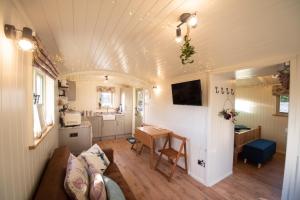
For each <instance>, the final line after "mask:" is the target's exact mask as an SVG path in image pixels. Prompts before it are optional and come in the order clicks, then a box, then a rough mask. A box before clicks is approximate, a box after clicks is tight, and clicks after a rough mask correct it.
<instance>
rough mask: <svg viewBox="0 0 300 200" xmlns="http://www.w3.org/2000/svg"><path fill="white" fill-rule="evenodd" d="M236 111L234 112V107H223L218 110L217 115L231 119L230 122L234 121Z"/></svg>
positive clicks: (236, 114)
mask: <svg viewBox="0 0 300 200" xmlns="http://www.w3.org/2000/svg"><path fill="white" fill-rule="evenodd" d="M238 114H239V113H238V112H235V110H234V109H223V110H222V111H221V112H219V116H222V117H224V119H226V120H231V121H232V123H235V122H236V116H238Z"/></svg>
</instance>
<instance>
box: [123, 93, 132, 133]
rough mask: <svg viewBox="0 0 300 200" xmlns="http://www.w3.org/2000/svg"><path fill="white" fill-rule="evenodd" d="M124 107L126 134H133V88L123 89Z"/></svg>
mask: <svg viewBox="0 0 300 200" xmlns="http://www.w3.org/2000/svg"><path fill="white" fill-rule="evenodd" d="M121 96H122V99H121V100H122V101H121V103H122V107H123V113H124V131H125V134H131V133H132V113H133V89H132V88H122V89H121Z"/></svg>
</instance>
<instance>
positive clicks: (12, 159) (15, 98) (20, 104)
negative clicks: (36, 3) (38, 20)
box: [0, 0, 58, 200]
mask: <svg viewBox="0 0 300 200" xmlns="http://www.w3.org/2000/svg"><path fill="white" fill-rule="evenodd" d="M23 19H24V17H23V16H21V15H20V13H19V11H18V10H17V8H16V7H15V5H14V4H13V3H12V1H10V0H2V1H0V110H1V115H0V123H1V124H0V199H10V200H13V199H17V200H19V199H29V198H30V197H31V196H32V194H33V192H34V189H35V187H36V185H37V183H38V181H39V178H40V175H41V173H42V170H43V168H44V166H45V163H46V161H47V159H48V158H49V156H50V154H51V153H52V151H53V149H54V148H55V147H57V144H58V135H57V128H56V127H55V128H54V129H52V131H51V133H49V134H48V135H47V137H46V138H45V139H44V141H42V143H41V144H40V145H39V146H38V147H37V148H36V149H35V150H29V148H28V146H29V144H30V141H31V139H32V135H33V132H32V55H31V54H32V53H30V52H27V53H25V52H22V51H21V50H19V49H18V47H17V45H16V41H12V40H8V39H6V37H5V35H4V32H3V27H4V24H5V23H9V24H13V25H15V26H16V28H23V26H25V25H28V24H26V23H24V21H23Z"/></svg>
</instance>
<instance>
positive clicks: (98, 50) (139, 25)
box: [18, 0, 300, 81]
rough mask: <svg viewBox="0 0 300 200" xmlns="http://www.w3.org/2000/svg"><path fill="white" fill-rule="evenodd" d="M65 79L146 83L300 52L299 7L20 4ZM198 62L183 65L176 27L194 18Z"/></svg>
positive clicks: (209, 0) (258, 2)
mask: <svg viewBox="0 0 300 200" xmlns="http://www.w3.org/2000/svg"><path fill="white" fill-rule="evenodd" d="M18 1H19V2H20V4H21V5H22V7H23V8H24V10H25V12H26V13H27V15H28V17H29V18H30V19H31V21H32V23H33V25H34V29H35V31H36V33H37V34H38V35H39V37H40V38H41V40H42V41H43V42H44V44H45V46H46V48H47V49H48V51H49V52H50V53H51V54H52V55H55V54H60V55H62V56H63V57H64V60H65V62H64V64H63V66H60V71H61V72H62V73H70V72H80V71H81V72H82V71H90V70H99V71H103V70H104V71H109V72H116V73H123V74H128V75H133V76H135V77H138V78H142V79H144V80H147V81H156V80H158V79H165V78H169V77H173V76H177V75H181V74H183V73H191V72H196V71H200V70H206V69H209V68H216V67H223V66H229V65H233V64H238V63H242V62H245V61H251V60H254V59H261V58H264V57H267V56H277V55H290V54H294V53H296V52H300V37H299V35H300V1H299V0H243V1H240V0H226V1H224V0H198V1H197V0H152V1H150V0H63V1H62V0H18ZM195 11H197V15H198V18H199V25H198V27H197V28H196V29H193V30H192V32H191V38H192V44H193V45H194V46H195V48H196V51H197V53H196V54H195V55H194V58H195V63H194V64H191V65H185V66H182V65H181V62H180V59H179V54H180V46H179V45H178V44H176V43H175V41H174V37H175V28H176V25H177V24H178V20H177V19H178V17H179V15H180V14H181V13H183V12H195Z"/></svg>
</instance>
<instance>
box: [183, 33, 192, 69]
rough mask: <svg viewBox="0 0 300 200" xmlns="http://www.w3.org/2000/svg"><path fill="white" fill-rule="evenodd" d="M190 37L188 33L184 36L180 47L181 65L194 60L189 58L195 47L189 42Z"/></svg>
mask: <svg viewBox="0 0 300 200" xmlns="http://www.w3.org/2000/svg"><path fill="white" fill-rule="evenodd" d="M190 41H191V39H190V38H189V36H188V34H186V35H185V36H184V44H183V45H182V47H181V55H180V59H181V63H182V64H183V65H185V64H188V63H189V64H190V63H193V62H194V60H193V59H192V58H191V57H192V55H193V54H195V53H196V51H195V47H194V46H192V45H191V44H190Z"/></svg>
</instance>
